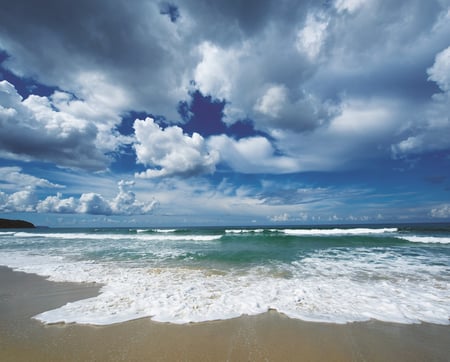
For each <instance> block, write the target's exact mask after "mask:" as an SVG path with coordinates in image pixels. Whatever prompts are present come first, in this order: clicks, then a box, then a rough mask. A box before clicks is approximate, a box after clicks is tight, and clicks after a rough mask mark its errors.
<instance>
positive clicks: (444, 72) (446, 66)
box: [427, 46, 450, 92]
mask: <svg viewBox="0 0 450 362" xmlns="http://www.w3.org/2000/svg"><path fill="white" fill-rule="evenodd" d="M427 73H428V75H429V77H428V79H429V80H432V81H434V82H436V83H437V85H438V86H439V87H440V88H441V89H442V91H443V92H449V91H450V46H449V47H448V48H446V49H444V50H443V51H441V52H440V53H438V54H437V55H436V59H435V61H434V64H433V66H432V67H430V68H428V70H427Z"/></svg>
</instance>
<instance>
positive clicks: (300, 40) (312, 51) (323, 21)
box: [296, 13, 328, 61]
mask: <svg viewBox="0 0 450 362" xmlns="http://www.w3.org/2000/svg"><path fill="white" fill-rule="evenodd" d="M327 27H328V19H327V17H326V16H325V15H324V14H323V13H315V14H311V13H310V14H308V18H307V19H306V23H305V26H304V27H303V28H302V29H300V31H299V32H298V34H297V42H296V47H297V49H298V51H299V52H300V53H305V54H306V56H307V57H308V58H309V60H311V61H315V60H316V59H317V57H318V56H319V54H320V51H321V49H322V46H323V44H324V42H325V40H326V36H327Z"/></svg>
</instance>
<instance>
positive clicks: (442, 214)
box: [431, 204, 450, 219]
mask: <svg viewBox="0 0 450 362" xmlns="http://www.w3.org/2000/svg"><path fill="white" fill-rule="evenodd" d="M431 217H433V218H437V219H448V218H450V205H449V204H445V205H440V206H438V207H435V208H433V209H431Z"/></svg>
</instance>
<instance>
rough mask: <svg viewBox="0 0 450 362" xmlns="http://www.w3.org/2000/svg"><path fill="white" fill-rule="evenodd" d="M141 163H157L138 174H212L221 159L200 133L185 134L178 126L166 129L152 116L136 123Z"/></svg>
mask: <svg viewBox="0 0 450 362" xmlns="http://www.w3.org/2000/svg"><path fill="white" fill-rule="evenodd" d="M134 130H135V134H136V142H135V144H134V148H135V150H136V156H137V162H138V163H141V164H143V165H145V166H153V167H156V168H150V169H147V170H146V171H144V172H142V173H140V174H138V175H137V176H138V177H144V178H152V177H161V176H178V175H179V176H195V175H201V174H204V173H212V172H214V170H215V165H216V163H217V161H218V154H217V152H216V151H214V150H212V151H208V150H207V148H206V144H205V140H204V139H203V137H202V136H200V135H199V134H198V133H195V132H194V133H193V134H192V136H189V135H187V134H184V133H183V130H182V129H181V128H180V127H178V126H170V127H166V128H165V129H162V128H161V127H160V126H159V125H157V124H156V123H155V121H154V120H153V119H152V118H146V119H145V120H139V119H137V120H136V121H135V122H134Z"/></svg>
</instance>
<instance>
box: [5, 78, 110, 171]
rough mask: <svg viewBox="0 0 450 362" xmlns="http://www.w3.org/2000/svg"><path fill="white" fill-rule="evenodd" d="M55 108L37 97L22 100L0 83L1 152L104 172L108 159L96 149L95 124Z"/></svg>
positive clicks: (11, 89) (54, 104) (9, 87)
mask: <svg viewBox="0 0 450 362" xmlns="http://www.w3.org/2000/svg"><path fill="white" fill-rule="evenodd" d="M59 98H61V96H59ZM57 105H58V103H53V102H52V100H51V99H49V98H47V97H40V96H36V95H30V96H29V97H28V98H27V99H25V100H23V99H22V97H21V96H20V95H19V94H18V93H17V91H16V89H15V87H14V86H13V85H12V84H11V83H9V82H8V81H0V127H1V128H2V132H1V133H0V152H2V153H3V154H4V155H10V156H12V157H16V158H21V159H25V160H38V161H50V162H54V163H56V164H58V165H61V166H66V167H78V168H84V169H90V170H100V169H104V168H105V167H106V165H107V164H108V159H107V158H106V156H105V155H104V154H103V152H102V151H101V150H100V149H99V148H98V147H97V146H96V143H97V135H98V134H99V131H98V128H97V127H96V125H95V124H94V123H92V122H89V121H87V120H86V119H83V118H77V117H75V116H73V115H72V114H70V113H67V112H65V111H60V110H58V109H56V106H57Z"/></svg>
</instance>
